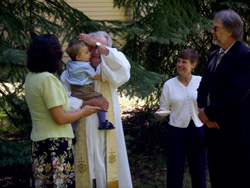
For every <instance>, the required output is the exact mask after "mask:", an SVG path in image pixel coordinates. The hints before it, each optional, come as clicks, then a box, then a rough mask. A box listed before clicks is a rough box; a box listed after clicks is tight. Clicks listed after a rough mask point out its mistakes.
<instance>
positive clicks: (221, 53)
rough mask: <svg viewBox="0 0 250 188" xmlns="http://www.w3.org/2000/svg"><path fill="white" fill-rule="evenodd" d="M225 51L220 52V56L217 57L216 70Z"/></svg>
mask: <svg viewBox="0 0 250 188" xmlns="http://www.w3.org/2000/svg"><path fill="white" fill-rule="evenodd" d="M224 54H225V53H224V52H220V53H219V54H218V57H217V61H216V65H215V69H214V70H216V68H217V66H218V65H219V63H220V60H221V58H222V57H223V56H224Z"/></svg>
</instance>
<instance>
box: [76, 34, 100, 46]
mask: <svg viewBox="0 0 250 188" xmlns="http://www.w3.org/2000/svg"><path fill="white" fill-rule="evenodd" d="M78 39H79V40H82V41H83V42H86V43H87V44H89V45H90V46H92V47H95V45H96V41H95V40H94V39H93V38H92V37H90V36H89V35H88V34H85V33H81V34H80V35H79V36H78Z"/></svg>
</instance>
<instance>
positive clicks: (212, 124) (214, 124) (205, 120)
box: [198, 108, 220, 129]
mask: <svg viewBox="0 0 250 188" xmlns="http://www.w3.org/2000/svg"><path fill="white" fill-rule="evenodd" d="M198 111H199V113H198V117H199V118H200V120H201V122H202V123H203V124H204V125H206V126H207V127H208V128H216V129H220V126H219V125H218V123H217V122H216V121H214V122H212V121H210V120H209V119H208V117H207V115H206V114H205V111H204V108H201V109H198Z"/></svg>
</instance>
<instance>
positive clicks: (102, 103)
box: [82, 97, 109, 110]
mask: <svg viewBox="0 0 250 188" xmlns="http://www.w3.org/2000/svg"><path fill="white" fill-rule="evenodd" d="M85 105H90V106H99V107H100V108H101V109H103V110H108V108H109V102H108V100H107V99H106V98H104V97H96V98H93V99H90V100H88V101H83V105H82V106H85Z"/></svg>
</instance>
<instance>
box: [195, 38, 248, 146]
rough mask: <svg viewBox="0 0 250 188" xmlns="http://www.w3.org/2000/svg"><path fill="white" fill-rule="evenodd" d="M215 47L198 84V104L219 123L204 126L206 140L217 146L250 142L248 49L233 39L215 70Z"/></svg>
mask: <svg viewBox="0 0 250 188" xmlns="http://www.w3.org/2000/svg"><path fill="white" fill-rule="evenodd" d="M218 51H219V50H216V51H214V52H213V53H212V54H211V55H210V56H209V59H208V61H209V64H208V66H207V68H206V70H205V72H204V74H203V77H202V80H201V83H200V86H199V88H198V98H197V102H198V107H199V108H205V113H206V115H207V116H208V118H209V119H210V120H211V121H216V122H217V123H218V124H219V126H220V129H208V128H206V136H205V138H206V141H207V143H208V144H211V145H213V146H218V147H233V148H239V147H244V146H250V93H249V94H248V92H249V91H250V49H249V48H248V47H247V46H245V45H244V44H243V43H242V42H239V41H236V42H235V44H234V45H233V46H232V47H231V48H230V50H229V51H228V52H227V53H226V54H225V55H224V56H223V57H222V59H221V61H220V64H219V65H218V67H217V69H216V70H215V71H214V67H215V63H216V59H217V55H218ZM208 94H209V98H210V104H209V105H207V97H208Z"/></svg>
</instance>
